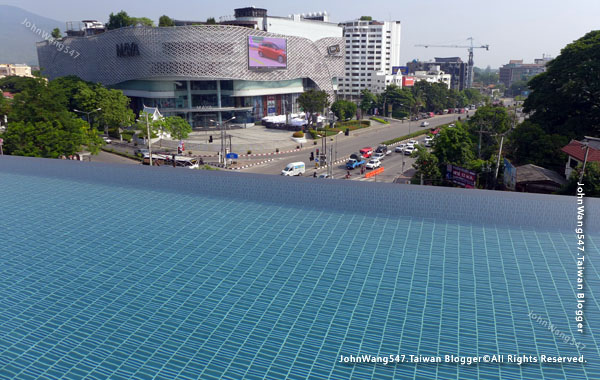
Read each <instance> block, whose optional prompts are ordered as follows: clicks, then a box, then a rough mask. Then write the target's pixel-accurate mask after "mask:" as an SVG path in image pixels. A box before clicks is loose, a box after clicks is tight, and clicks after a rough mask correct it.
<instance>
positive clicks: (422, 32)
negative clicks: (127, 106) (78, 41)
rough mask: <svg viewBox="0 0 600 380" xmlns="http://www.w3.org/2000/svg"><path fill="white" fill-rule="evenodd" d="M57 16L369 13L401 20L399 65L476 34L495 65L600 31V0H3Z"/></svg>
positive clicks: (478, 54) (478, 56)
mask: <svg viewBox="0 0 600 380" xmlns="http://www.w3.org/2000/svg"><path fill="white" fill-rule="evenodd" d="M0 2H2V3H4V4H9V5H14V6H18V7H21V8H24V9H26V10H28V11H31V12H34V13H37V14H39V15H42V16H46V17H49V18H53V19H55V20H58V21H78V20H83V19H98V20H99V21H103V22H106V21H107V20H108V15H109V14H110V12H118V11H120V10H121V9H123V10H125V11H126V12H127V13H128V14H129V15H131V16H137V17H141V16H145V17H149V18H151V19H153V20H155V21H157V20H158V17H160V16H161V15H163V14H166V15H168V16H170V17H172V18H176V19H182V20H205V19H206V18H207V17H215V18H217V19H218V17H219V16H225V15H232V14H233V9H234V8H239V7H245V6H252V5H254V6H256V7H260V8H266V9H267V10H268V12H269V14H270V15H274V16H287V15H288V14H291V13H307V12H316V11H327V12H328V13H329V14H330V15H331V19H332V21H334V22H340V21H346V20H350V19H354V18H357V17H360V16H361V15H368V16H372V17H373V18H374V19H378V20H399V21H401V22H402V44H401V63H402V64H404V63H406V62H407V61H410V60H413V59H419V60H429V59H433V57H435V56H442V57H444V56H446V57H447V56H460V57H461V58H463V59H464V60H466V59H467V50H466V49H448V48H428V49H426V48H421V47H415V46H414V45H415V44H419V43H427V44H442V45H445V44H450V45H457V44H458V45H466V44H468V41H467V37H471V36H472V37H473V38H474V39H475V44H476V45H484V44H489V45H490V50H489V51H485V49H476V50H475V65H476V66H479V67H486V66H487V65H490V66H492V67H493V68H496V67H499V66H501V65H502V64H504V63H507V62H508V60H509V59H523V60H525V61H526V62H533V59H534V58H538V57H541V56H542V54H546V55H548V54H549V55H551V56H553V57H555V56H556V55H558V54H559V52H560V49H562V48H563V47H564V46H565V45H566V44H568V43H570V42H572V41H573V40H576V39H578V38H580V37H582V36H583V35H584V34H585V33H587V32H589V31H591V30H596V29H600V0H574V1H558V0H500V1H491V0H455V1H442V0H395V1H394V0H387V1H383V0H369V1H351V0H329V1H323V0H303V1H294V2H289V1H281V0H250V1H239V0H221V1H214V0H211V1H206V0H196V1H189V0H187V1H183V0H145V1H139V0H131V1H127V2H125V1H122V0H120V1H117V0H101V1H81V0H53V1H47V2H46V1H41V0H0Z"/></svg>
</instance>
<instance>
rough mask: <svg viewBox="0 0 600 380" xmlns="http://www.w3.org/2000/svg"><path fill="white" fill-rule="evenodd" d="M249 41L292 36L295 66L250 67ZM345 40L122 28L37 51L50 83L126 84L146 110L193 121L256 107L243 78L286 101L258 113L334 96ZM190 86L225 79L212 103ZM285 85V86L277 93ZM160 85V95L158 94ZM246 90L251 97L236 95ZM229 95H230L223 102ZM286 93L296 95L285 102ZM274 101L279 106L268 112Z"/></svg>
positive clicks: (290, 57)
mask: <svg viewBox="0 0 600 380" xmlns="http://www.w3.org/2000/svg"><path fill="white" fill-rule="evenodd" d="M249 36H258V37H279V38H285V39H286V42H287V64H286V66H287V67H286V68H280V69H276V70H256V69H251V68H249V65H248V60H249V50H248V49H249V47H248V37H249ZM342 42H343V41H342V39H341V38H335V37H331V38H323V39H320V40H318V41H315V42H313V41H311V40H309V39H307V38H301V37H294V36H283V35H277V34H273V33H268V32H264V31H260V30H254V29H249V28H244V27H237V26H225V25H201V26H183V27H167V28H156V27H129V28H121V29H116V30H111V31H107V32H105V33H102V34H99V35H94V36H89V37H66V38H65V39H63V40H61V41H60V43H58V44H57V43H51V42H48V41H44V42H39V43H38V45H37V49H38V57H39V62H40V66H41V68H42V70H43V72H44V74H45V75H46V76H47V77H48V78H50V79H54V78H57V77H61V76H66V75H76V76H78V77H80V78H82V79H84V80H87V81H92V82H99V83H102V84H103V85H106V86H114V87H117V88H121V87H123V86H125V87H127V89H126V90H125V91H124V92H125V94H126V95H128V96H130V97H132V96H133V97H138V98H139V99H142V100H143V101H144V104H145V105H151V106H152V105H153V106H159V107H160V106H161V105H162V103H165V104H167V107H166V108H174V109H177V110H178V111H180V112H181V113H185V114H186V115H187V116H188V117H190V119H191V115H192V114H193V113H196V112H205V111H206V110H207V109H210V110H211V111H214V112H219V113H220V112H222V111H235V109H236V108H239V109H244V110H246V111H248V110H249V108H250V107H254V108H256V107H257V106H256V104H258V103H257V102H256V99H250V97H248V96H247V95H248V93H247V87H248V86H239V85H236V83H237V84H239V83H240V81H244V82H252V83H253V85H254V88H256V95H257V96H258V95H260V96H266V95H270V94H272V95H273V96H276V95H277V96H279V97H278V98H276V99H269V100H267V99H266V98H265V99H264V102H263V100H261V102H262V103H260V102H259V103H260V105H259V107H261V108H264V112H263V111H261V112H257V110H255V111H254V114H256V115H262V114H263V113H272V112H271V111H273V110H275V111H281V109H282V106H280V105H281V104H287V103H288V102H289V101H290V99H293V98H292V97H291V96H292V95H294V94H296V95H297V93H299V92H302V91H303V89H305V88H306V87H317V88H318V89H321V90H324V91H326V92H327V93H328V94H330V96H333V94H334V90H335V87H334V86H335V82H336V78H337V77H341V76H342V75H343V72H344V66H343V65H344V61H343V57H344V44H343V43H342ZM334 45H337V46H339V49H338V50H337V51H336V52H335V53H334V54H329V53H328V47H330V46H334ZM71 52H74V53H71ZM189 81H195V82H196V83H195V84H196V85H197V87H198V90H204V87H205V83H206V82H207V81H217V82H219V85H217V86H212V87H211V90H212V89H213V88H214V91H213V92H212V95H214V96H213V97H212V98H210V99H208V98H207V92H206V91H204V92H202V93H200V91H199V92H197V93H194V83H192V85H190V83H189ZM290 81H296V82H298V81H299V83H301V85H300V88H299V87H298V85H295V86H292V87H293V91H291V90H290V91H291V92H289V93H286V89H285V88H286V87H288V88H289V87H290V85H289V83H290ZM159 82H160V83H159ZM221 82H223V83H221ZM132 83H134V84H137V85H138V87H135V86H133V87H132ZM140 83H141V84H140ZM261 83H264V84H265V86H264V88H261ZM279 85H280V86H279ZM278 86H279V87H282V88H283V89H277V87H278ZM158 87H160V91H157V90H155V89H156V88H158ZM239 87H244V89H245V91H246V92H245V93H243V94H242V93H240V94H236V89H237V88H239ZM274 87H275V88H274ZM269 91H271V92H269ZM178 92H179V95H178ZM223 95H226V96H228V97H230V98H227V99H222V96H223ZM286 95H289V98H283V97H284V96H286ZM194 96H195V97H196V98H194ZM201 96H202V99H200V97H201ZM244 96H246V97H247V98H246V99H244V98H243V97H244ZM235 97H238V98H237V99H236V98H235ZM154 98H160V99H161V100H160V101H158V102H156V104H148V102H149V100H147V99H154ZM207 99H208V100H207ZM267 101H270V102H271V103H269V104H270V105H272V104H276V106H277V107H271V106H269V108H267V105H266V104H267ZM263 103H264V107H263Z"/></svg>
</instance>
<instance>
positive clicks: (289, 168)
mask: <svg viewBox="0 0 600 380" xmlns="http://www.w3.org/2000/svg"><path fill="white" fill-rule="evenodd" d="M304 172H306V165H304V162H292V163H290V164H287V165H286V167H285V168H284V169H283V170H282V171H281V175H283V176H295V175H302V174H304Z"/></svg>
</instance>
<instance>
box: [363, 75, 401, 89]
mask: <svg viewBox="0 0 600 380" xmlns="http://www.w3.org/2000/svg"><path fill="white" fill-rule="evenodd" d="M370 74H371V76H370V79H371V81H370V82H369V87H368V89H369V91H371V92H372V93H374V94H381V93H382V92H384V91H385V88H386V87H387V86H389V85H392V84H393V85H395V86H398V87H400V88H402V87H403V80H402V79H403V78H402V74H400V73H398V74H386V73H384V72H382V71H373V72H371V73H370Z"/></svg>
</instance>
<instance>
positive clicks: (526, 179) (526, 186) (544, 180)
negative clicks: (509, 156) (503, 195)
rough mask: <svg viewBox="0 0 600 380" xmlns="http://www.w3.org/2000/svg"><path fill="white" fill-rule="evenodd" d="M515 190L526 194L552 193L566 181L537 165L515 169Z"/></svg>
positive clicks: (553, 172)
mask: <svg viewBox="0 0 600 380" xmlns="http://www.w3.org/2000/svg"><path fill="white" fill-rule="evenodd" d="M516 171H517V182H516V190H517V191H523V192H526V193H546V194H550V193H554V192H556V191H558V190H560V189H561V188H562V187H563V186H564V185H566V184H567V180H566V179H564V178H563V177H562V176H561V175H560V174H558V173H556V172H555V171H552V170H550V169H546V168H542V167H540V166H537V165H532V164H528V165H523V166H519V167H517V170H516Z"/></svg>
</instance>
